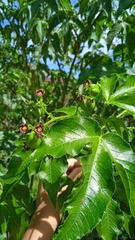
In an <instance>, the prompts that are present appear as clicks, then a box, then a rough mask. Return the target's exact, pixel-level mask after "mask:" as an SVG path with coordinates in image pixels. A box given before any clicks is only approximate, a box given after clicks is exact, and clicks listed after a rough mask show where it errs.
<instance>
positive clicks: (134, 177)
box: [103, 133, 135, 216]
mask: <svg viewBox="0 0 135 240" xmlns="http://www.w3.org/2000/svg"><path fill="white" fill-rule="evenodd" d="M103 141H104V142H103V144H104V147H105V149H106V150H107V151H108V152H109V154H110V156H111V158H112V159H113V161H114V163H115V165H116V168H117V170H118V172H119V174H120V177H121V180H122V182H123V185H124V188H125V191H126V195H127V199H128V202H129V206H130V210H131V212H132V214H133V216H135V187H134V185H135V154H134V153H133V151H132V150H131V148H130V147H129V145H128V143H126V142H125V141H124V140H123V139H122V138H120V137H119V136H118V135H115V134H111V133H108V134H106V135H105V136H104V137H103Z"/></svg>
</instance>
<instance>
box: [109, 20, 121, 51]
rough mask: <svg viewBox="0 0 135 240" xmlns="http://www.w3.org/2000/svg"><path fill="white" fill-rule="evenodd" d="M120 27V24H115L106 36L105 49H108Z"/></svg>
mask: <svg viewBox="0 0 135 240" xmlns="http://www.w3.org/2000/svg"><path fill="white" fill-rule="evenodd" d="M121 28H122V26H121V24H120V23H115V24H114V25H113V26H112V28H111V30H110V31H109V32H108V34H107V47H108V49H109V48H110V46H111V44H112V41H113V39H114V37H115V36H116V35H117V34H118V33H119V32H120V30H121Z"/></svg>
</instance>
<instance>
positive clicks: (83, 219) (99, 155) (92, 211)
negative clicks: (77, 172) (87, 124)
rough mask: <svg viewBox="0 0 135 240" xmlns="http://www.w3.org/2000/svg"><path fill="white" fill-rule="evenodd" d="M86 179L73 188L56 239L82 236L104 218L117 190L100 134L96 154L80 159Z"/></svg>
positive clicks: (72, 239) (94, 147) (94, 144)
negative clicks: (65, 216)
mask: <svg viewBox="0 0 135 240" xmlns="http://www.w3.org/2000/svg"><path fill="white" fill-rule="evenodd" d="M80 160H81V162H82V165H83V178H84V180H83V182H82V184H80V185H79V186H78V187H77V188H75V189H74V190H73V191H72V194H71V195H70V198H69V199H68V201H67V208H66V211H68V217H67V218H66V220H65V222H64V225H63V227H62V228H60V230H59V232H58V234H57V235H55V237H54V239H61V240H68V239H70V240H74V239H80V238H81V237H82V236H83V235H85V234H86V233H88V232H90V231H92V229H93V228H94V227H95V226H96V225H97V223H99V221H101V218H102V215H103V213H104V211H105V209H106V205H107V203H108V202H109V200H110V197H111V196H112V194H113V192H114V189H115V187H114V182H113V176H112V172H113V169H112V162H111V158H110V157H109V154H108V153H107V151H106V150H105V149H104V147H103V145H102V143H101V139H100V137H98V138H97V137H96V138H95V139H94V141H93V153H92V155H90V156H88V157H84V158H81V159H80Z"/></svg>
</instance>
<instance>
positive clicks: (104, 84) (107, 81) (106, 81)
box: [100, 75, 118, 100]
mask: <svg viewBox="0 0 135 240" xmlns="http://www.w3.org/2000/svg"><path fill="white" fill-rule="evenodd" d="M117 81H118V78H117V76H116V75H113V76H112V77H111V78H108V77H106V76H103V77H101V81H100V86H101V89H102V94H103V96H104V97H105V99H106V100H108V99H109V98H110V96H111V95H112V93H113V91H114V88H115V86H116V82H117Z"/></svg>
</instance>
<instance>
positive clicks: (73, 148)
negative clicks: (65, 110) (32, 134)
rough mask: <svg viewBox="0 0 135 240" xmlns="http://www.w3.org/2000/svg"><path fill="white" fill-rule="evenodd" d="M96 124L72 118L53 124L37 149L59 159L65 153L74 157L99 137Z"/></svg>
mask: <svg viewBox="0 0 135 240" xmlns="http://www.w3.org/2000/svg"><path fill="white" fill-rule="evenodd" d="M100 131H101V130H100V128H99V126H98V124H97V123H96V122H95V121H93V120H92V119H88V118H83V117H80V118H79V117H73V118H70V119H67V120H62V121H59V122H57V123H56V124H54V125H53V126H52V127H51V129H50V130H49V132H48V134H47V136H46V137H45V139H44V143H43V144H42V146H41V147H39V151H44V153H46V154H50V155H52V156H53V157H61V156H63V155H64V154H65V153H68V154H69V155H71V156H76V155H78V153H79V152H80V150H81V149H82V148H83V146H84V145H85V144H86V143H88V142H90V141H92V142H94V139H95V138H96V137H97V136H99V135H100Z"/></svg>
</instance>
